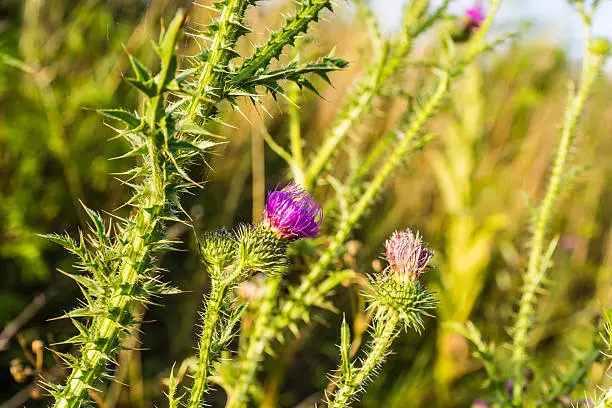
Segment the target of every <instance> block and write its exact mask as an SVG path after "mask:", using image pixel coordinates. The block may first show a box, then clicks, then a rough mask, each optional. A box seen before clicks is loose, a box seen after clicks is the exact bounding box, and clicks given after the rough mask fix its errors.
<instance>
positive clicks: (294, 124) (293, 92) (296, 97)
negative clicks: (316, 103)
mask: <svg viewBox="0 0 612 408" xmlns="http://www.w3.org/2000/svg"><path fill="white" fill-rule="evenodd" d="M288 96H289V101H290V103H289V105H288V106H287V110H288V111H289V142H290V146H291V159H292V167H291V171H292V173H293V179H294V180H295V182H296V183H297V184H299V185H301V186H303V185H304V157H303V154H302V132H301V124H300V117H301V115H300V107H299V103H300V90H299V88H298V86H297V85H296V84H291V85H290V88H289V92H288Z"/></svg>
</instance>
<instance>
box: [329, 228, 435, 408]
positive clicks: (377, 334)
mask: <svg viewBox="0 0 612 408" xmlns="http://www.w3.org/2000/svg"><path fill="white" fill-rule="evenodd" d="M432 256H433V252H431V251H430V250H428V249H427V248H426V247H425V246H424V244H423V242H422V239H421V236H420V235H419V233H418V232H417V233H416V234H414V233H413V232H412V231H411V230H409V229H406V230H404V231H396V232H394V233H393V235H392V236H391V237H390V238H389V239H388V240H387V242H386V243H385V258H386V260H387V261H388V262H389V266H388V267H387V268H386V269H385V270H384V271H383V272H382V273H380V274H376V275H374V276H373V277H371V278H370V287H371V288H370V293H368V294H367V295H366V296H367V297H368V299H369V301H370V308H371V309H372V313H373V315H374V317H373V319H372V320H373V321H372V327H371V329H370V331H371V335H372V341H371V344H370V346H369V348H368V350H367V353H366V356H365V357H364V358H363V359H362V360H361V364H360V365H359V366H357V365H356V364H355V363H351V361H350V360H349V351H350V334H349V332H350V331H349V328H348V325H347V324H346V321H343V325H342V332H341V333H342V336H341V345H340V351H341V357H342V364H341V366H340V369H339V371H340V373H341V375H340V378H339V379H338V380H337V381H336V384H337V386H338V389H337V390H336V391H335V392H334V393H333V395H331V396H330V397H329V398H328V399H329V401H328V406H329V407H330V408H340V407H346V406H349V405H350V403H351V401H353V400H355V398H356V397H357V394H358V393H359V392H361V391H363V389H364V388H365V385H366V384H367V383H368V382H369V381H371V379H372V377H373V376H374V374H375V372H376V370H377V369H378V368H380V366H381V365H382V364H383V362H384V360H385V357H386V356H387V355H388V354H389V353H390V352H391V345H392V343H393V340H394V339H395V338H396V337H397V336H398V335H399V333H400V331H401V329H402V326H403V329H405V330H407V329H408V328H413V329H415V330H417V331H420V330H421V328H422V327H423V316H427V315H429V310H430V309H433V308H434V307H435V305H436V299H435V297H434V295H433V293H431V292H430V291H429V290H428V289H427V288H426V287H424V286H423V285H422V284H421V283H420V282H419V278H420V276H421V275H422V274H423V272H425V270H426V268H427V267H428V264H429V261H430V259H431V257H432Z"/></svg>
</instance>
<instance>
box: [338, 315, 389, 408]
mask: <svg viewBox="0 0 612 408" xmlns="http://www.w3.org/2000/svg"><path fill="white" fill-rule="evenodd" d="M382 319H384V321H382V322H380V321H379V322H375V324H376V325H380V327H378V328H377V330H375V335H374V338H373V340H372V344H371V346H370V349H369V350H368V354H367V357H366V358H365V360H363V363H362V364H361V367H359V368H355V367H353V369H352V370H351V371H353V370H355V371H356V372H355V373H353V374H351V375H349V376H343V377H342V378H340V379H339V381H338V382H339V386H338V389H337V390H336V392H335V393H334V394H333V397H332V399H331V401H330V402H329V404H328V408H344V407H348V406H349V405H350V403H351V401H352V400H353V399H354V398H355V397H356V396H357V394H359V392H360V391H362V390H363V387H364V384H366V383H367V381H368V380H369V378H370V376H371V375H372V374H374V371H375V370H376V368H377V367H379V366H380V365H381V364H382V362H383V361H384V359H385V357H386V356H387V354H388V353H389V348H390V347H391V343H392V342H393V340H394V339H395V337H396V336H397V333H398V330H397V325H398V323H399V316H398V314H397V313H396V312H394V311H392V310H389V311H387V313H385V315H384V318H382ZM347 377H348V378H347Z"/></svg>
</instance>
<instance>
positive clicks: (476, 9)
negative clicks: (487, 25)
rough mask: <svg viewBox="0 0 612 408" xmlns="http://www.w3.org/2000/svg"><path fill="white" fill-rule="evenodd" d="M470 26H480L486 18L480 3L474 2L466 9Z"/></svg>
mask: <svg viewBox="0 0 612 408" xmlns="http://www.w3.org/2000/svg"><path fill="white" fill-rule="evenodd" d="M465 15H466V17H467V20H468V21H467V25H468V28H478V27H480V25H481V24H482V22H483V21H484V19H485V14H484V10H483V8H482V6H481V5H480V4H474V5H473V6H472V7H470V8H469V9H467V10H466V11H465Z"/></svg>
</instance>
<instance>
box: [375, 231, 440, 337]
mask: <svg viewBox="0 0 612 408" xmlns="http://www.w3.org/2000/svg"><path fill="white" fill-rule="evenodd" d="M432 256H433V252H432V251H430V250H428V249H427V248H426V247H425V245H424V244H423V241H422V239H421V236H420V235H419V233H418V232H417V233H416V234H413V233H412V231H410V230H409V229H406V230H404V231H396V232H394V233H393V234H392V235H391V237H390V238H389V239H388V240H387V241H386V242H385V259H386V260H387V261H388V262H389V266H388V267H387V268H386V269H384V270H383V271H382V272H380V273H376V274H375V275H374V276H372V277H371V278H370V284H371V286H372V289H373V294H372V295H371V296H370V298H371V300H372V301H373V307H374V308H376V309H377V314H379V315H384V314H385V313H387V312H388V311H389V310H391V311H393V312H395V313H397V314H398V316H399V317H400V319H401V320H402V321H403V322H404V324H405V325H406V326H412V327H414V328H415V329H417V330H419V329H420V328H421V327H422V326H423V321H422V316H423V315H428V313H427V310H429V309H433V308H434V307H435V305H436V302H437V301H436V299H435V298H434V296H433V294H432V293H431V292H430V291H429V290H428V289H427V288H426V287H425V286H423V285H422V284H421V283H420V282H419V277H420V276H421V275H422V274H423V273H424V272H425V270H426V269H427V268H428V264H429V261H430V260H431V257H432Z"/></svg>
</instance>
